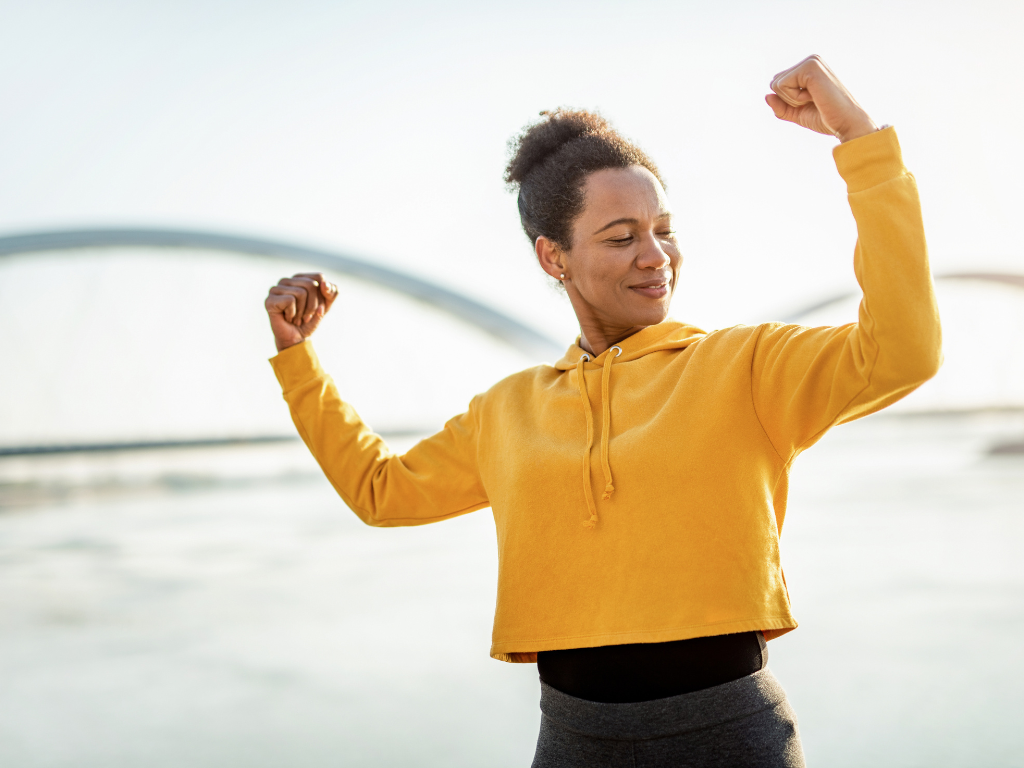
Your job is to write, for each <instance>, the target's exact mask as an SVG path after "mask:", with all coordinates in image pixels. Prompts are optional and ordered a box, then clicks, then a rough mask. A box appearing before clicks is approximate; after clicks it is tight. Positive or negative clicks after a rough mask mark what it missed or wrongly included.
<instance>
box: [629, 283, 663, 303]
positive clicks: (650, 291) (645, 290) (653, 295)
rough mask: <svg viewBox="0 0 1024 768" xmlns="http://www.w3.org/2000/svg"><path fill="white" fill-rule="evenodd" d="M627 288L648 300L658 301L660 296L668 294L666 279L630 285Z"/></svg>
mask: <svg viewBox="0 0 1024 768" xmlns="http://www.w3.org/2000/svg"><path fill="white" fill-rule="evenodd" d="M629 288H630V290H633V291H636V292H637V293H639V294H641V295H643V296H646V297H648V298H650V299H660V298H661V297H662V296H665V295H667V294H668V280H667V279H666V278H661V279H659V280H648V281H646V282H643V283H637V284H636V285H631V286H629Z"/></svg>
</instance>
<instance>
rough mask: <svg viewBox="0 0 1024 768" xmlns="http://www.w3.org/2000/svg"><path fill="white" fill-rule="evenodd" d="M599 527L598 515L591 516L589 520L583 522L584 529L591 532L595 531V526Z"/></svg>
mask: <svg viewBox="0 0 1024 768" xmlns="http://www.w3.org/2000/svg"><path fill="white" fill-rule="evenodd" d="M596 525H597V515H591V516H590V519H589V520H584V521H583V527H584V528H586V529H587V530H589V531H592V530H594V526H596Z"/></svg>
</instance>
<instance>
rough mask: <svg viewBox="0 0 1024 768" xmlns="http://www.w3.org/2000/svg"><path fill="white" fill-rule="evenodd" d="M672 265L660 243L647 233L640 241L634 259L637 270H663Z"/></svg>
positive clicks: (651, 234) (669, 257)
mask: <svg viewBox="0 0 1024 768" xmlns="http://www.w3.org/2000/svg"><path fill="white" fill-rule="evenodd" d="M671 263H672V258H671V256H670V255H669V254H668V253H667V252H666V250H665V248H664V245H663V244H662V242H661V241H660V240H659V239H658V238H657V237H655V236H654V233H653V232H648V233H647V234H646V235H645V236H644V237H643V239H642V240H641V241H640V252H639V253H638V254H637V257H636V266H637V268H638V269H664V268H665V267H667V266H669V265H670V264H671Z"/></svg>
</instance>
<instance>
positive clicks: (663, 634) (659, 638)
mask: <svg viewBox="0 0 1024 768" xmlns="http://www.w3.org/2000/svg"><path fill="white" fill-rule="evenodd" d="M796 628H797V623H796V619H794V618H793V617H792V616H771V617H764V618H759V619H742V620H738V621H737V620H732V621H723V622H717V623H714V624H690V625H684V626H681V627H671V628H668V629H652V630H635V631H629V632H606V633H602V634H595V635H563V636H561V637H549V638H541V639H537V640H506V641H496V642H494V643H493V644H492V645H491V658H492V659H497V660H498V661H507V662H509V663H512V664H529V663H533V662H536V661H537V654H538V653H539V652H540V651H561V650H565V649H567V648H597V647H599V646H602V645H626V644H627V643H668V642H672V641H673V640H690V639H692V638H695V637H711V636H714V635H732V634H735V633H737V632H754V631H756V630H761V631H762V632H764V636H765V639H766V640H772V639H774V638H776V637H779V636H780V635H784V634H785V633H786V632H790V631H792V630H794V629H796Z"/></svg>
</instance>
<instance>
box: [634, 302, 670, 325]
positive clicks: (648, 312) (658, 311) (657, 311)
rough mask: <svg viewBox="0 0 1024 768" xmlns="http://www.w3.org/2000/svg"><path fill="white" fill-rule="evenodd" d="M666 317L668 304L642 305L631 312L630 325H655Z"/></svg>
mask: <svg viewBox="0 0 1024 768" xmlns="http://www.w3.org/2000/svg"><path fill="white" fill-rule="evenodd" d="M667 317H668V304H665V305H664V306H657V307H643V308H641V309H638V310H637V311H636V312H634V313H633V318H634V319H633V322H632V325H657V324H658V323H661V322H664V321H665V318H667Z"/></svg>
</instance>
